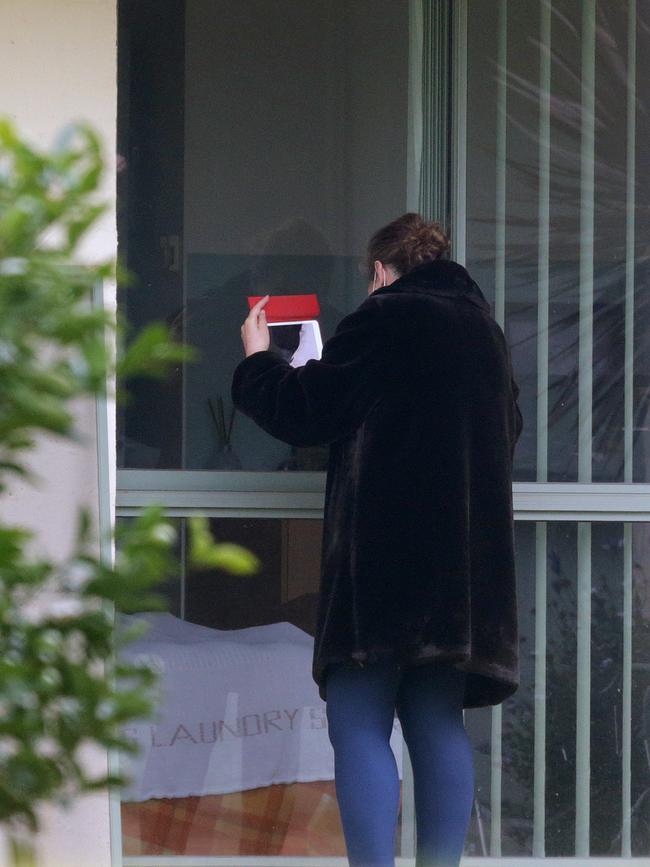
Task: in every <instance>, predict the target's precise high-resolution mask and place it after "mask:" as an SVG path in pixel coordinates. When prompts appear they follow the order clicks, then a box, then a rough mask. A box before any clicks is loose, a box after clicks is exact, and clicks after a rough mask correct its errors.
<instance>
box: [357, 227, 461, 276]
mask: <svg viewBox="0 0 650 867" xmlns="http://www.w3.org/2000/svg"><path fill="white" fill-rule="evenodd" d="M448 249H449V238H448V237H447V235H446V234H445V232H444V230H443V228H442V226H441V225H440V223H436V222H435V221H434V220H425V219H424V217H422V216H421V214H414V213H408V214H403V215H402V216H401V217H398V218H397V219H396V220H393V221H392V223H389V224H388V225H387V226H384V227H383V228H382V229H379V230H378V231H377V232H375V234H374V235H373V236H372V238H371V239H370V241H369V243H368V257H367V259H366V265H367V267H368V278H369V279H370V280H372V276H373V274H374V271H375V265H374V263H375V261H376V260H379V261H380V262H381V263H382V264H383V265H391V266H392V267H393V268H394V269H395V271H397V273H398V274H399V275H403V274H407V273H408V272H409V271H411V270H412V269H413V268H416V267H417V266H418V265H423V264H424V263H425V262H430V261H431V260H432V259H439V258H440V257H441V256H443V255H444V254H445V253H446V252H447V250H448Z"/></svg>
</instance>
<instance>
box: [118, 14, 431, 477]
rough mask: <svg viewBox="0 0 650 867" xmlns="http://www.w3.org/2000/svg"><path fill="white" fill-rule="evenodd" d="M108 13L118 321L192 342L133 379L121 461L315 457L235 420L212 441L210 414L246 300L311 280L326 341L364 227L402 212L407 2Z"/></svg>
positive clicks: (406, 158) (415, 38)
mask: <svg viewBox="0 0 650 867" xmlns="http://www.w3.org/2000/svg"><path fill="white" fill-rule="evenodd" d="M119 7H120V87H119V123H118V127H119V151H120V154H121V156H122V165H123V169H122V172H121V174H120V181H119V183H120V188H119V198H120V210H119V220H118V222H119V243H120V250H121V252H122V256H123V258H124V259H125V260H126V264H127V265H128V267H129V269H130V270H131V271H132V272H133V273H134V275H135V280H134V282H133V283H132V285H129V286H125V287H122V289H121V291H120V301H119V303H120V306H121V308H122V310H123V312H124V313H125V315H126V317H127V318H128V320H129V322H130V323H131V324H132V325H133V326H134V327H135V328H139V327H142V326H143V325H144V324H146V323H148V322H149V321H151V320H152V319H159V318H164V319H165V320H166V321H167V322H169V323H170V324H171V325H172V327H173V328H174V329H175V330H176V332H177V334H178V336H179V337H181V338H183V339H184V340H186V341H187V342H189V343H191V344H193V345H194V346H196V347H197V348H198V349H199V351H200V358H199V361H198V362H197V363H194V364H190V365H187V366H185V367H184V368H183V369H180V368H179V369H178V370H177V371H175V373H174V375H173V376H171V377H170V378H168V379H167V380H166V381H165V382H162V383H160V382H158V383H152V382H150V381H146V382H135V383H133V384H132V386H131V387H130V391H131V393H132V400H131V402H130V404H129V405H128V406H127V407H126V408H125V409H124V410H123V412H122V414H121V418H120V425H119V428H120V436H119V464H120V466H123V467H149V468H170V469H239V468H242V469H245V470H286V469H298V470H322V469H323V468H324V466H325V461H326V450H323V449H305V448H300V449H296V448H290V447H289V446H287V445H286V444H284V443H280V442H278V441H276V440H273V439H272V438H271V437H269V436H267V435H266V434H264V433H263V432H262V431H261V430H260V429H259V428H257V427H256V426H255V425H254V424H253V423H252V422H251V421H250V420H249V419H247V418H244V417H240V416H239V415H236V417H235V418H234V421H233V424H232V429H231V431H230V436H229V438H228V440H227V442H225V441H224V436H223V431H222V430H221V428H220V426H219V425H218V424H217V425H215V423H214V419H213V414H212V411H211V408H210V407H211V404H214V405H215V406H216V405H219V403H221V404H222V405H223V411H224V414H225V416H226V418H227V419H229V416H230V413H231V412H232V404H231V401H230V383H231V380H232V373H233V370H234V368H235V366H236V364H237V363H238V362H239V361H240V359H241V358H242V357H243V354H242V347H241V340H240V334H239V329H240V325H241V322H242V320H243V318H244V317H245V315H246V313H247V309H248V308H247V304H246V296H247V295H263V294H266V293H267V292H269V293H274V294H305V293H316V294H317V295H318V299H319V302H320V307H321V316H320V319H319V322H320V326H321V330H322V333H323V338H324V339H326V338H327V337H328V336H330V335H331V333H332V331H333V329H334V327H335V326H336V324H337V323H338V322H339V321H340V319H342V318H343V316H344V315H346V314H347V313H349V312H351V311H352V310H353V309H354V308H355V307H356V306H357V305H358V304H359V303H360V302H361V301H362V300H363V299H364V297H365V292H366V287H367V279H366V274H365V273H363V274H362V273H360V270H359V260H360V258H361V257H362V256H363V254H364V252H365V248H366V244H367V241H368V239H369V237H370V236H371V234H372V233H373V232H374V231H375V230H376V229H377V228H378V227H379V226H381V225H384V224H385V223H386V222H388V221H389V220H391V219H393V218H394V217H396V216H398V215H399V214H400V213H403V212H404V211H405V210H407V209H408V208H411V209H417V202H418V199H417V196H418V195H419V187H420V172H421V169H422V165H423V163H426V160H427V159H428V156H427V157H425V158H424V159H423V152H422V134H423V133H422V122H421V113H422V74H423V72H422V70H423V68H424V67H423V64H424V63H425V62H426V58H423V56H422V51H423V49H422V44H423V35H422V27H423V20H422V15H421V10H420V9H419V4H412V3H408V2H406V0H403V2H394V0H354V2H351V0H328V2H327V3H304V2H299V0H279V2H274V3H269V2H267V0H245V2H241V3H232V2H227V0H184V2H183V0H174V2H171V3H165V4H164V8H161V7H160V6H159V5H156V6H155V11H154V9H153V7H152V6H151V5H150V4H148V3H141V2H139V0H121V2H120V4H119ZM427 20H428V19H427ZM427 92H428V91H427ZM418 99H419V104H418ZM387 118H389V119H390V120H389V121H387V120H386V119H387ZM414 197H415V198H414Z"/></svg>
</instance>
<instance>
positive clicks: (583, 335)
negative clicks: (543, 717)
mask: <svg viewBox="0 0 650 867" xmlns="http://www.w3.org/2000/svg"><path fill="white" fill-rule="evenodd" d="M595 54H596V3H595V0H582V56H581V65H582V69H581V142H580V324H579V350H578V356H579V357H578V364H579V369H578V480H579V481H580V482H591V476H592V470H591V463H592V403H593V396H592V389H593V369H592V366H593V304H594V151H595ZM577 619H578V624H577V628H578V647H577V656H578V659H577V666H578V671H577V695H576V829H575V848H576V851H575V854H576V856H585V857H586V856H588V855H589V806H590V805H589V782H590V774H591V768H590V744H591V739H590V732H591V694H590V686H591V525H590V524H587V523H584V522H580V523H579V524H578V611H577Z"/></svg>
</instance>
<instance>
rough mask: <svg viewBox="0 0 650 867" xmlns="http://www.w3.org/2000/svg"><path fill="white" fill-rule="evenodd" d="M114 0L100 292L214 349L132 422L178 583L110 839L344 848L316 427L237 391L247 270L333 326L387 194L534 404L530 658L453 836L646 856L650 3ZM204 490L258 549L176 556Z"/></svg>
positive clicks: (190, 861) (218, 852)
mask: <svg viewBox="0 0 650 867" xmlns="http://www.w3.org/2000/svg"><path fill="white" fill-rule="evenodd" d="M119 7H120V46H119V56H120V64H119V65H120V70H119V76H120V79H119V80H120V87H119V94H120V99H119V140H120V155H121V165H122V166H123V168H122V171H121V172H120V175H119V178H120V180H119V184H120V188H119V191H118V194H119V202H118V204H119V243H120V250H121V254H122V257H123V259H124V260H125V261H126V264H127V265H128V267H129V268H130V270H131V272H132V273H133V274H134V279H133V281H131V282H130V283H129V285H128V286H126V285H125V286H124V287H121V289H120V298H119V304H120V306H121V308H122V311H123V313H124V314H125V315H126V316H127V318H128V319H129V321H130V322H131V324H132V325H133V326H134V327H135V328H137V327H139V326H142V325H143V324H145V323H147V322H149V321H151V320H153V319H159V318H163V319H165V320H166V321H168V322H169V323H170V324H171V325H172V326H173V327H174V328H175V330H176V332H177V333H178V335H179V336H180V337H182V338H183V339H185V340H186V341H188V342H189V343H192V344H194V345H195V346H196V347H197V348H198V350H199V352H200V358H199V360H198V362H196V363H193V364H188V365H185V366H184V367H182V368H179V369H178V370H177V371H175V372H174V373H173V375H171V376H170V377H169V378H168V379H167V380H165V381H162V382H157V383H154V384H152V383H151V382H150V381H147V382H144V381H143V382H138V383H135V384H134V386H133V388H132V393H133V398H132V400H131V402H130V403H129V404H128V405H127V406H126V408H125V409H123V410H122V411H121V417H120V419H119V436H118V467H119V468H120V469H119V472H118V514H119V516H120V518H121V519H123V520H128V518H129V516H132V515H134V514H137V512H138V511H139V509H141V508H142V506H143V505H145V504H146V503H148V502H151V501H156V502H163V503H164V504H165V505H166V506H167V508H168V511H169V514H170V515H171V516H173V517H174V519H175V520H176V521H177V525H178V528H179V555H180V559H181V562H182V570H181V574H179V575H178V576H177V578H176V579H174V580H172V581H171V582H170V583H169V585H168V587H167V595H168V599H169V605H170V608H169V613H168V614H165V615H148V617H149V618H150V620H151V623H152V629H151V632H150V635H149V638H148V639H144V640H143V643H142V644H141V645H140V646H139V647H138V648H136V650H137V652H139V653H142V654H146V655H147V657H148V658H149V659H151V661H152V663H153V664H155V665H157V666H158V667H159V669H160V671H161V674H162V676H163V683H164V684H165V688H166V691H165V693H164V695H163V696H161V702H160V707H159V715H158V717H157V719H156V720H155V721H143V723H142V726H137V727H134V729H133V735H134V737H136V738H137V739H138V740H139V741H140V742H141V744H142V745H143V753H142V754H141V756H140V758H139V759H137V760H136V761H135V762H134V764H133V765H132V771H133V774H134V781H133V784H132V786H131V787H130V788H129V789H128V790H125V791H124V792H123V793H122V802H121V805H120V806H119V810H117V812H118V813H119V814H120V815H121V823H122V831H121V835H122V848H123V852H124V864H125V867H129V865H133V867H135V865H151V867H154V865H158V864H160V863H162V862H161V859H162V858H165V861H164V863H165V864H170V863H175V862H176V861H178V863H179V864H181V863H182V864H184V865H195V864H197V865H198V864H201V865H207V864H215V865H216V864H226V863H227V864H228V865H236V864H240V865H244V864H246V865H250V864H256V865H260V864H268V865H271V864H275V865H277V867H280V865H284V864H288V863H293V864H295V863H296V861H295V860H294V861H291V860H288V859H291V858H294V859H296V858H298V859H299V861H300V863H301V864H305V865H309V864H310V863H312V864H314V865H317V864H319V865H320V864H324V863H327V864H340V865H343V864H344V863H345V861H344V858H343V853H344V847H343V841H342V837H341V832H340V826H339V820H338V813H337V809H336V803H335V799H334V789H333V780H332V776H333V774H332V764H331V763H332V756H331V752H330V751H329V745H328V741H327V737H326V734H327V733H326V729H325V720H324V708H323V704H322V702H321V701H320V699H319V697H318V693H317V691H316V687H315V684H313V682H312V681H311V672H310V665H311V642H312V635H313V625H314V615H315V604H316V594H317V590H318V575H319V565H320V536H321V532H322V531H321V517H322V505H323V493H324V474H323V472H322V471H323V469H324V466H325V461H326V457H327V453H326V450H324V449H292V448H290V447H288V446H286V445H284V444H282V443H280V442H278V441H276V440H273V439H272V438H271V437H268V436H267V435H265V434H264V433H262V432H261V431H259V430H258V429H257V428H256V427H255V426H254V425H253V424H252V423H251V422H249V420H247V419H246V418H243V417H240V416H239V415H238V414H237V415H235V416H233V414H232V403H231V400H230V393H229V390H230V380H231V376H232V372H233V369H234V367H235V365H236V364H237V363H238V361H239V359H240V358H241V357H242V351H241V346H240V338H239V326H240V323H241V320H242V319H243V317H244V315H245V313H246V309H247V305H246V296H247V295H249V294H251V295H252V294H262V293H264V292H267V291H271V292H282V293H286V294H291V293H297V294H302V293H304V292H315V293H316V294H317V295H318V298H319V301H320V307H321V311H322V313H321V318H320V323H321V328H322V331H323V334H324V337H327V336H328V335H329V334H330V333H331V331H332V329H333V328H334V326H335V325H336V323H337V321H338V320H339V319H340V318H341V317H342V316H343V315H345V314H346V313H348V312H350V311H351V310H352V309H354V307H355V306H356V305H357V304H358V303H359V301H361V300H362V299H363V297H364V292H365V275H364V274H362V273H361V271H360V268H359V265H360V262H361V261H362V258H363V253H364V247H365V244H366V242H367V240H368V237H369V236H370V234H371V233H372V232H373V231H374V230H375V229H376V228H377V227H379V226H380V225H382V224H383V223H385V222H387V221H388V220H389V219H391V218H393V217H395V216H398V215H399V214H400V213H402V212H404V211H405V210H407V209H408V210H420V211H422V212H423V213H425V214H427V215H429V216H436V217H438V218H439V219H441V220H442V221H443V222H444V223H445V224H446V225H447V227H448V228H449V229H450V232H451V236H452V243H453V256H454V257H455V258H456V259H457V260H458V261H460V262H462V263H464V264H466V265H467V267H468V269H469V270H470V273H471V274H472V276H473V277H474V278H475V279H476V280H477V282H478V283H479V285H480V286H481V288H482V289H483V291H484V293H485V295H486V297H487V298H488V300H489V301H490V303H491V305H492V308H493V312H494V315H495V317H496V319H497V320H498V321H499V322H500V323H501V324H502V326H503V328H504V331H505V334H506V337H507V338H508V342H509V345H510V347H511V350H512V357H513V363H514V369H515V377H516V379H517V381H518V383H519V385H520V387H521V397H520V404H521V407H522V411H523V415H524V423H525V426H524V432H523V435H522V438H521V439H520V441H519V444H518V447H517V452H516V465H515V477H516V482H515V486H514V495H515V512H516V518H517V525H516V538H515V541H516V551H517V572H518V581H519V614H520V625H521V665H522V671H521V673H522V681H521V687H520V689H519V691H518V692H517V693H516V694H515V695H514V696H513V697H512V698H511V699H509V700H508V701H507V702H505V703H504V704H503V705H500V706H497V707H495V708H493V709H482V710H473V711H468V712H467V713H466V723H467V726H468V730H469V732H470V735H471V737H472V740H473V743H474V746H475V762H476V791H475V802H474V809H473V811H472V820H471V826H470V831H469V834H468V838H467V845H466V859H465V862H464V864H466V865H467V867H478V865H479V864H481V863H482V861H483V859H486V858H492V859H495V860H493V861H491V862H490V863H492V864H500V863H501V861H500V859H501V858H503V859H504V862H505V859H514V860H511V861H510V862H507V863H524V862H523V860H522V859H524V858H527V859H531V860H530V861H526V862H525V863H537V862H539V863H540V864H541V863H542V861H543V860H545V859H550V858H563V859H570V861H571V863H576V864H586V863H587V859H590V860H589V863H590V864H593V865H595V867H604V865H609V867H611V865H613V863H614V862H616V863H631V862H632V861H633V859H635V858H637V859H641V860H643V859H645V858H647V855H648V852H650V835H649V831H648V829H649V828H650V728H649V719H650V716H649V709H650V597H649V594H648V587H649V586H650V576H649V575H648V572H649V570H650V409H649V408H650V379H649V376H648V371H649V370H650V315H649V314H650V303H649V302H648V297H647V291H646V288H645V281H646V270H647V264H646V258H647V257H646V253H645V246H646V245H645V236H646V235H647V229H648V226H647V225H646V224H647V219H648V218H647V213H646V211H647V209H646V207H645V200H646V199H647V197H648V193H649V191H650V182H649V179H648V177H647V164H648V162H649V157H650V146H649V145H648V142H649V141H650V138H649V136H648V135H647V133H648V132H650V129H648V128H647V127H648V123H649V121H648V116H647V112H646V110H645V103H644V92H643V88H644V82H645V81H646V79H647V76H646V74H645V73H646V72H647V71H650V70H648V69H647V68H646V67H648V64H650V51H649V50H648V49H649V48H650V41H649V40H650V36H649V34H650V18H649V17H648V10H647V9H646V7H645V6H644V4H641V3H639V2H638V0H637V2H635V0H552V2H551V0H518V2H517V3H514V2H510V3H508V2H507V0H453V2H451V0H331V2H330V0H328V2H326V3H323V2H321V0H278V2H272V3H271V2H266V0H241V2H237V3H234V2H226V0H210V2H208V0H184V2H183V0H170V2H167V3H164V4H161V3H160V2H157V0H156V2H154V0H120V4H119ZM287 471H291V472H287ZM197 511H202V512H206V513H207V514H209V515H210V516H211V520H212V522H213V530H214V531H215V535H217V537H219V538H227V539H231V540H234V541H239V542H242V543H243V544H246V545H248V546H249V547H250V548H252V549H253V550H254V551H255V552H256V553H257V554H258V555H259V556H260V558H261V560H262V563H263V570H262V572H261V573H260V574H259V575H258V576H256V577H255V578H246V579H241V578H238V579H235V578H230V577H227V576H224V575H220V574H206V573H200V574H195V573H192V572H191V571H190V570H189V569H188V567H187V564H186V561H185V532H186V522H185V519H186V517H187V516H189V515H192V514H193V513H195V512H197ZM288 675H290V676H288ZM393 747H394V749H395V751H396V754H397V756H398V761H399V763H400V768H401V772H402V780H403V785H402V804H401V811H400V824H399V833H398V838H397V851H396V854H397V855H398V858H401V859H402V860H401V861H399V862H398V863H400V864H402V865H404V867H406V865H409V867H410V865H412V864H413V854H414V815H413V799H412V780H411V771H410V766H409V762H408V755H407V753H406V751H405V750H404V748H403V745H402V744H401V739H400V731H399V726H398V725H397V724H396V726H395V730H394V737H393ZM180 859H183V860H182V861H181V860H180ZM325 859H330V860H325ZM332 859H333V860H332ZM337 859H338V860H337ZM558 863H559V862H558ZM562 863H563V864H566V863H567V862H566V861H563V862H562Z"/></svg>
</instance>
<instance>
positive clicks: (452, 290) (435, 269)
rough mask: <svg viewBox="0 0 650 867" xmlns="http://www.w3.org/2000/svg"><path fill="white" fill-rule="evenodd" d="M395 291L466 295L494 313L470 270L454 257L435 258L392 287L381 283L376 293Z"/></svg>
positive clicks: (451, 295)
mask: <svg viewBox="0 0 650 867" xmlns="http://www.w3.org/2000/svg"><path fill="white" fill-rule="evenodd" d="M391 292H407V293H408V292H415V293H417V294H424V295H444V296H447V297H448V298H449V297H457V296H464V297H466V298H467V300H468V301H471V302H472V303H474V304H476V305H477V306H478V307H480V308H481V309H482V310H486V311H487V312H488V313H489V312H490V305H489V303H488V302H487V301H486V299H485V296H484V295H483V293H482V292H481V290H480V289H479V287H478V285H477V284H476V283H475V282H474V280H472V278H471V277H470V275H469V274H468V272H467V271H466V270H465V268H463V266H462V265H459V264H458V262H453V261H451V260H450V259H434V260H433V261H431V262H425V263H424V264H423V265H418V267H417V268H413V270H412V271H409V272H408V274H404V275H403V276H402V277H399V278H398V279H397V280H395V282H394V283H391V284H390V285H389V286H380V287H379V289H375V291H374V292H373V293H371V297H372V295H386V294H388V293H391Z"/></svg>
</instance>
